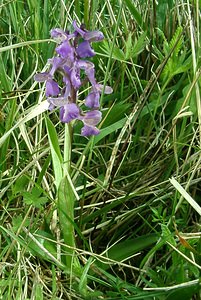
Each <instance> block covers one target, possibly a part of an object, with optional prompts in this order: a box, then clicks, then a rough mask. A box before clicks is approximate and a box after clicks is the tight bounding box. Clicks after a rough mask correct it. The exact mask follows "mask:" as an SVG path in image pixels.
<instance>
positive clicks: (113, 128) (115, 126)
mask: <svg viewBox="0 0 201 300" xmlns="http://www.w3.org/2000/svg"><path fill="white" fill-rule="evenodd" d="M125 122H126V118H123V119H121V120H119V121H117V122H115V123H114V124H111V125H110V126H108V127H106V128H103V129H101V132H100V133H99V135H97V136H96V137H95V138H94V144H97V143H98V142H99V141H100V140H102V139H103V138H104V137H105V136H107V135H109V134H111V133H112V132H114V131H116V130H118V129H120V128H122V127H123V126H124V124H125Z"/></svg>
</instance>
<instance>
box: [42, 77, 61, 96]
mask: <svg viewBox="0 0 201 300" xmlns="http://www.w3.org/2000/svg"><path fill="white" fill-rule="evenodd" d="M59 92H60V90H59V85H58V83H57V82H55V81H54V80H53V79H49V80H47V82H46V91H45V94H46V96H47V97H49V96H57V95H58V94H59Z"/></svg>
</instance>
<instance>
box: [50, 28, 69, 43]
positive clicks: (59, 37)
mask: <svg viewBox="0 0 201 300" xmlns="http://www.w3.org/2000/svg"><path fill="white" fill-rule="evenodd" d="M50 35H51V37H52V38H53V39H54V40H55V41H56V42H58V43H61V42H63V41H65V40H66V39H68V34H67V33H66V32H65V31H63V30H62V29H60V28H55V29H52V30H51V31H50Z"/></svg>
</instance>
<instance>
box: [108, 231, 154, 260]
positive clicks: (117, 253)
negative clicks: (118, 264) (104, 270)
mask: <svg viewBox="0 0 201 300" xmlns="http://www.w3.org/2000/svg"><path fill="white" fill-rule="evenodd" d="M157 240H158V235H157V234H147V235H143V236H140V237H137V238H135V239H131V240H126V241H123V242H120V243H118V244H116V245H114V246H113V247H111V248H110V249H109V250H108V252H107V256H108V257H109V258H111V259H113V260H116V261H122V260H125V259H127V258H129V257H130V256H132V255H134V254H135V253H137V252H139V251H142V250H144V249H146V248H147V247H150V246H151V245H152V244H154V243H156V242H157Z"/></svg>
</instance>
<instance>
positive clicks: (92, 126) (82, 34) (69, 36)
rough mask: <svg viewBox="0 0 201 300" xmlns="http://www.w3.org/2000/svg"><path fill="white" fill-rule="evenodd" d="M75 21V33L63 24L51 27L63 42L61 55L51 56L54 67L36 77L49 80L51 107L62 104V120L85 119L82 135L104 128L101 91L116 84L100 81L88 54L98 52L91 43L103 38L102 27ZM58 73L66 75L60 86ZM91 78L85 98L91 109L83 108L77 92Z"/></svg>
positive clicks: (48, 88)
mask: <svg viewBox="0 0 201 300" xmlns="http://www.w3.org/2000/svg"><path fill="white" fill-rule="evenodd" d="M72 25H73V28H74V32H73V33H69V32H68V31H67V32H65V31H63V30H62V29H59V28H56V29H52V30H51V37H52V38H53V39H54V40H55V41H56V42H57V43H58V44H59V45H58V47H57V48H56V49H55V50H56V53H57V56H55V57H53V58H51V59H48V63H49V64H50V65H51V68H50V70H49V71H48V72H43V73H38V74H36V75H35V80H36V81H38V82H46V96H47V101H48V102H49V109H50V110H53V109H55V108H56V107H59V108H60V120H61V121H62V122H64V123H69V122H70V121H72V120H81V121H82V122H83V125H84V126H83V128H82V130H81V135H83V136H90V135H97V134H99V132H100V131H99V129H98V128H97V127H96V125H97V124H98V123H99V122H100V120H101V116H102V114H101V112H100V111H99V107H100V103H99V99H100V95H101V92H103V89H104V93H105V94H110V93H112V88H111V87H109V86H105V87H104V86H103V85H101V84H99V83H97V81H96V79H95V66H94V64H93V63H92V62H90V61H88V60H85V59H84V58H87V57H88V58H89V57H93V56H94V55H95V52H94V50H93V48H92V47H91V43H92V42H98V41H101V40H103V38H104V35H103V33H102V32H101V31H88V30H86V29H85V26H84V25H81V26H80V27H78V26H77V24H76V21H73V23H72ZM82 70H83V71H82ZM82 73H84V75H85V77H84V78H83V79H82V78H81V75H82ZM55 76H57V77H58V78H59V76H62V84H63V86H62V87H60V86H59V84H58V82H57V81H56V79H55ZM87 82H90V84H91V89H90V92H89V94H88V95H87V97H86V98H85V106H86V107H88V108H89V109H90V110H88V111H87V112H82V111H81V110H80V108H79V106H78V104H77V95H78V91H79V89H80V88H81V87H82V86H83V85H84V84H85V83H87Z"/></svg>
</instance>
